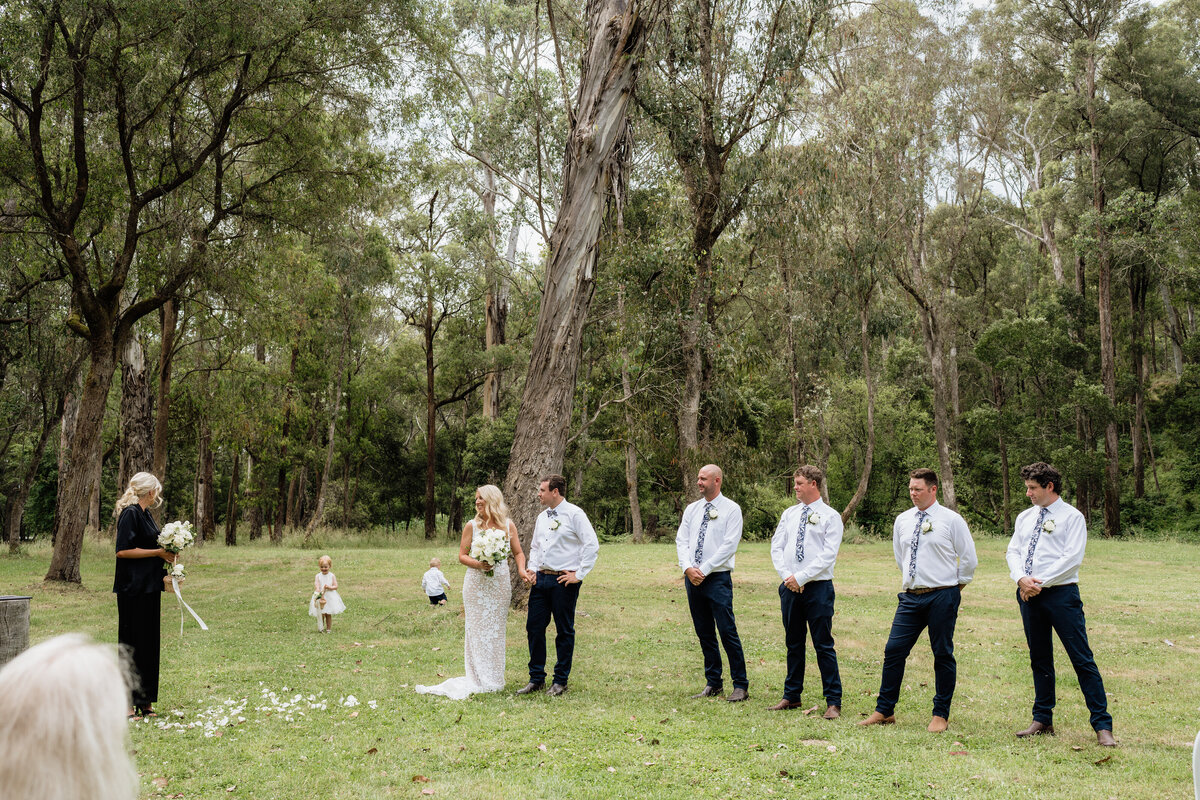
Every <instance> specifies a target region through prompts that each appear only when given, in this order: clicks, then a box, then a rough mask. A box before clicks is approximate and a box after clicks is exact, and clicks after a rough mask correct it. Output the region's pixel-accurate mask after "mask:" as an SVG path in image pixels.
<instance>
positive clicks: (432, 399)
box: [421, 204, 437, 541]
mask: <svg viewBox="0 0 1200 800" xmlns="http://www.w3.org/2000/svg"><path fill="white" fill-rule="evenodd" d="M431 205H432V204H431ZM430 213H432V211H431V212H430ZM421 332H422V334H423V335H424V337H425V538H426V539H427V540H429V541H432V540H433V539H436V538H437V493H436V489H437V484H436V479H437V394H436V389H435V386H434V361H433V334H434V330H433V288H432V287H430V288H429V291H428V292H426V294H425V319H424V321H423V324H422V325H421Z"/></svg>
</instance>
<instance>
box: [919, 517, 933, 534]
mask: <svg viewBox="0 0 1200 800" xmlns="http://www.w3.org/2000/svg"><path fill="white" fill-rule="evenodd" d="M931 530H933V523H932V522H930V521H929V520H925V521H924V522H922V523H921V533H929V532H930V531H931Z"/></svg>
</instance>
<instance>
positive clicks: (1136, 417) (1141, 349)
mask: <svg viewBox="0 0 1200 800" xmlns="http://www.w3.org/2000/svg"><path fill="white" fill-rule="evenodd" d="M1149 290H1150V276H1149V275H1147V274H1146V268H1145V266H1144V265H1140V264H1135V265H1134V266H1132V267H1131V268H1130V270H1129V310H1130V318H1131V326H1130V327H1131V328H1132V330H1131V331H1130V337H1129V338H1130V343H1129V350H1130V352H1129V357H1130V358H1129V360H1130V365H1131V366H1132V367H1133V424H1132V425H1131V426H1130V434H1131V436H1130V440H1131V441H1130V445H1131V449H1132V450H1133V496H1134V497H1136V498H1142V497H1145V495H1146V464H1145V453H1146V444H1145V440H1144V439H1143V438H1142V429H1143V427H1144V426H1145V420H1146V345H1145V337H1146V295H1147V294H1148V292H1149Z"/></svg>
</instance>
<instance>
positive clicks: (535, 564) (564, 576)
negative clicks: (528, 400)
mask: <svg viewBox="0 0 1200 800" xmlns="http://www.w3.org/2000/svg"><path fill="white" fill-rule="evenodd" d="M566 490H567V480H566V478H564V477H563V476H562V475H548V476H546V477H545V478H543V479H542V482H541V484H540V485H539V486H538V500H540V501H541V503H542V505H543V506H545V507H546V512H545V513H544V514H538V517H537V522H536V523H535V524H534V527H533V541H531V542H530V544H529V560H528V563H527V564H526V572H525V573H524V574H523V575H522V576H521V577H522V578H523V579H524V580H525V583H527V584H530V585H531V586H532V587H533V588H532V589H530V590H529V616H528V618H527V619H526V622H525V633H526V634H527V635H528V637H529V683H528V684H526V685H525V686H524V687H522V688H521V689H518V690H517V694H530V693H532V692H536V691H540V690H541V688H542V687H543V686H545V684H546V626H547V625H549V624H550V619H551V618H552V617H553V619H554V627H555V629H556V631H557V635H556V636H555V637H554V647H555V650H556V651H557V655H558V661H557V662H555V664H554V677H553V682H552V683H551V684H550V691H549V694H550V695H551V696H557V695H560V694H563V693H564V692H566V691H567V679H568V678H570V676H571V659H572V656H573V655H574V653H575V604H576V603H577V602H578V600H579V587H580V586H581V585H582V581H583V579H584V578H585V577H587V574H588V573H589V572H591V570H592V567H593V566H595V564H596V556H597V555H598V554H599V552H600V542H599V540H597V539H596V531H595V530H594V529H593V528H592V523H591V522H590V521H588V518H587V514H585V513H583V509H581V508H580V507H579V506H577V505H575V504H573V503H568V502H567V501H566V499H565V498H564V497H563V494H564V493H565V492H566Z"/></svg>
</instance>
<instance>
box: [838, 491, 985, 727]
mask: <svg viewBox="0 0 1200 800" xmlns="http://www.w3.org/2000/svg"><path fill="white" fill-rule="evenodd" d="M937 489H938V479H937V473H935V472H934V471H933V470H931V469H915V470H913V471H912V472H910V473H909V481H908V496H909V497H910V498H911V499H912V503H913V507H912V508H910V509H909V510H908V511H905V512H904V513H903V514H901V515H900V516H898V517H896V522H895V524H894V525H893V526H892V550H893V551H894V553H895V556H896V565H897V566H899V567H900V581H901V589H902V591H901V592H900V594H899V595H897V599H898V600H899V603H898V604H897V606H896V616H895V618H894V619H893V620H892V632H891V635H889V636H888V641H887V646H886V647H885V648H884V651H883V677H882V679H881V681H880V684H879V698H878V700H877V701H876V704H875V710H874V711H873V712H872V713H871V715H870V716H869V717H867V718H866V719H864V720H861V721H860V722H859V723H858V724H859V725H890V724H892V723H893V722H895V721H896V717H895V716H894V714H893V712H894V711H895V709H896V701H897V700H899V699H900V683H901V682H902V681H903V680H904V661H905V659H907V658H908V654H909V652H911V651H912V648H913V645H914V644H916V643H917V638H918V637H919V636H920V635H921V631H923V630H925V628H929V645H930V647H931V648H932V649H933V674H934V695H933V718H932V719H931V720H930V721H929V731H930V733H941V732H942V731H944V730H946V728H947V726H948V725H949V719H950V701H951V700H952V699H953V697H954V684H955V678H956V675H957V667H956V664H955V661H954V623H955V622H957V621H958V606H959V603H960V602H961V600H962V587H964V586H966V585H967V584H968V583H970V582H971V578H972V577H974V575H975V566H976V565H977V564H978V563H979V561H978V559H977V558H976V556H975V542H974V540H973V539H972V538H971V531H970V530H969V529H968V528H967V523H966V521H965V520H964V519H963V518H962V517H960V516H959V515H958V514H956V513H955V512H953V511H951V510H950V509H948V508H946V507H945V506H942V505H939V504H938V502H937Z"/></svg>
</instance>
